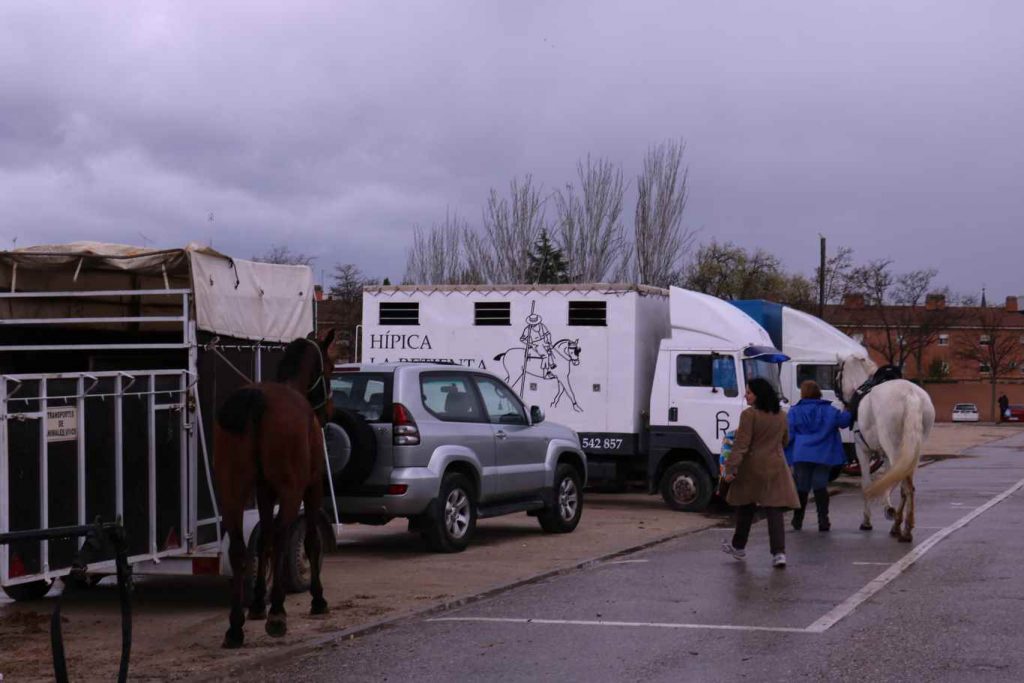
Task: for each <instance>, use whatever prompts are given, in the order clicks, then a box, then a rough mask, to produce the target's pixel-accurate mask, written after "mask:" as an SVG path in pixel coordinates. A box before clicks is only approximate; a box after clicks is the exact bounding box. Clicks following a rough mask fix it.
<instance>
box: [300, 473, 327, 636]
mask: <svg viewBox="0 0 1024 683" xmlns="http://www.w3.org/2000/svg"><path fill="white" fill-rule="evenodd" d="M303 503H304V504H305V508H306V538H305V539H304V543H305V546H306V557H307V558H309V594H310V595H311V596H313V600H312V602H311V603H310V608H309V613H310V614H312V615H314V616H315V615H319V614H327V613H328V612H329V611H330V610H328V608H327V601H326V600H324V586H323V584H322V583H321V582H320V568H321V565H322V564H323V547H322V539H321V538H320V529H319V528H318V525H317V523H316V515H317V514H318V512H319V510H320V506H321V505H322V504H323V490H322V488H321V484H320V482H317V483H315V484H312V485H311V486H310V487H309V488H308V489H307V490H306V497H305V499H304V500H303Z"/></svg>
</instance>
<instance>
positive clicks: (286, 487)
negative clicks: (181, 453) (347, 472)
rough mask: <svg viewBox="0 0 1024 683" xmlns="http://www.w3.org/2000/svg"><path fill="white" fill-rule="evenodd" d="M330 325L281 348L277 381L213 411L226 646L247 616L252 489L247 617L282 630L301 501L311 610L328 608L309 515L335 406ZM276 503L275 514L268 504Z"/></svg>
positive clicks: (317, 499)
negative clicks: (253, 568)
mask: <svg viewBox="0 0 1024 683" xmlns="http://www.w3.org/2000/svg"><path fill="white" fill-rule="evenodd" d="M333 341H334V330H331V331H330V332H329V333H328V334H327V335H326V336H325V337H324V338H323V339H322V340H321V341H320V342H319V343H318V342H316V341H314V340H313V339H311V338H304V339H296V340H294V341H292V342H291V343H290V344H288V346H287V347H286V348H285V352H284V356H283V358H282V359H281V364H280V365H279V366H278V371H277V382H261V383H259V384H250V385H248V386H245V387H242V388H240V389H238V390H237V391H235V392H234V393H232V394H231V395H230V396H229V397H228V398H227V400H226V401H225V402H224V405H223V406H221V408H220V410H219V411H218V412H217V424H216V426H215V428H214V437H213V448H214V475H215V479H216V485H217V495H218V497H219V499H220V511H221V514H222V515H223V523H224V529H225V531H226V533H227V535H228V540H229V544H230V545H229V549H228V556H229V558H230V560H231V573H232V577H231V619H230V623H231V625H230V627H229V628H228V630H227V633H225V634H224V647H229V648H235V647H241V646H242V643H243V641H244V640H245V633H244V632H243V630H242V626H243V624H245V615H244V614H243V612H242V606H243V605H242V603H243V601H244V597H243V594H244V585H245V582H244V575H245V570H246V566H245V565H246V548H245V537H244V535H243V533H242V514H243V512H244V510H245V507H246V505H247V504H248V502H249V501H250V500H252V496H253V493H255V495H256V505H257V507H258V508H259V515H260V529H261V530H262V532H261V533H260V535H259V563H258V569H257V572H256V586H255V589H254V590H253V595H252V601H251V603H250V605H249V618H250V619H264V618H266V620H267V623H266V630H267V634H269V635H271V636H273V637H280V636H283V635H284V634H285V633H286V632H287V630H288V626H287V617H286V615H285V611H284V581H283V580H281V577H282V576H284V560H285V554H286V539H287V535H288V532H289V529H290V528H291V526H292V524H293V523H294V522H295V521H296V519H298V516H299V507H300V505H303V504H304V505H305V509H306V515H307V522H306V537H305V549H306V555H307V556H308V558H309V566H310V588H309V592H310V594H311V595H312V596H313V600H312V606H311V609H310V613H311V614H326V613H327V601H326V600H324V591H323V585H322V584H321V583H320V558H321V547H320V534H319V533H318V531H317V524H316V523H315V515H316V514H317V512H318V511H319V510H320V505H321V503H322V501H323V495H324V492H323V476H324V450H323V448H324V445H323V432H322V431H321V427H320V425H321V424H326V422H327V420H328V419H329V418H330V413H331V412H332V411H333V407H332V404H331V400H330V399H331V388H330V387H331V381H330V372H331V369H332V368H333V367H334V358H333V355H332V353H331V352H332V348H331V344H332V343H333ZM275 504H276V505H277V506H278V513H277V518H276V519H274V505H275ZM271 555H272V556H273V564H272V565H271V566H272V567H273V577H274V581H273V583H272V586H271V590H270V616H269V617H268V616H267V612H266V605H265V603H264V598H265V595H266V589H267V584H266V575H267V571H266V570H267V561H268V559H270V557H271Z"/></svg>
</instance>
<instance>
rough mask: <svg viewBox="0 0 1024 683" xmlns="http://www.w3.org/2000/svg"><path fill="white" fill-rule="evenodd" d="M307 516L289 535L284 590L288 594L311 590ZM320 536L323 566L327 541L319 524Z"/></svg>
mask: <svg viewBox="0 0 1024 683" xmlns="http://www.w3.org/2000/svg"><path fill="white" fill-rule="evenodd" d="M306 523H307V520H306V515H302V516H301V517H299V518H298V519H297V520H295V523H294V524H292V529H291V531H290V532H289V533H288V541H287V542H286V543H285V548H286V549H287V555H286V556H285V558H284V581H285V583H284V589H285V591H286V592H288V593H305V592H306V591H308V590H309V577H310V573H309V557H308V556H307V555H306ZM316 526H317V531H318V532H319V534H320V563H321V567H322V566H323V558H324V555H326V554H327V549H328V548H329V547H330V545H328V542H327V539H325V538H324V530H323V527H322V525H320V524H317V525H316Z"/></svg>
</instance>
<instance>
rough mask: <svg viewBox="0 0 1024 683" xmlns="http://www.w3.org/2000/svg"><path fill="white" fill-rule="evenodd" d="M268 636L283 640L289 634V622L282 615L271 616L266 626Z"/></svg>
mask: <svg viewBox="0 0 1024 683" xmlns="http://www.w3.org/2000/svg"><path fill="white" fill-rule="evenodd" d="M265 628H266V630H267V635H268V636H270V637H271V638H283V637H284V635H285V634H286V633H288V622H287V621H285V620H284V617H282V616H280V615H273V614H272V615H271V616H270V618H269V619H267V624H266V626H265Z"/></svg>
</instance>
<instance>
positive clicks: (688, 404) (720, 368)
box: [669, 351, 743, 454]
mask: <svg viewBox="0 0 1024 683" xmlns="http://www.w3.org/2000/svg"><path fill="white" fill-rule="evenodd" d="M672 356H673V358H674V366H675V378H674V380H675V381H674V382H672V385H671V388H670V390H669V415H670V419H669V426H679V427H689V428H691V429H693V430H694V431H695V432H697V434H698V435H699V436H700V438H701V439H702V440H703V441H704V445H705V446H707V448H708V450H709V451H711V452H712V453H716V454H717V453H719V452H720V451H721V445H722V437H724V436H725V433H726V432H728V431H731V430H734V429H736V425H737V424H738V423H739V413H740V410H741V409H742V407H743V401H742V399H741V398H740V388H739V387H740V382H739V379H738V375H737V372H736V369H737V364H736V359H735V357H733V356H731V355H721V354H716V353H711V352H693V351H684V352H673V353H672ZM672 415H675V416H676V417H677V421H675V422H673V421H672V420H671V416H672Z"/></svg>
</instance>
